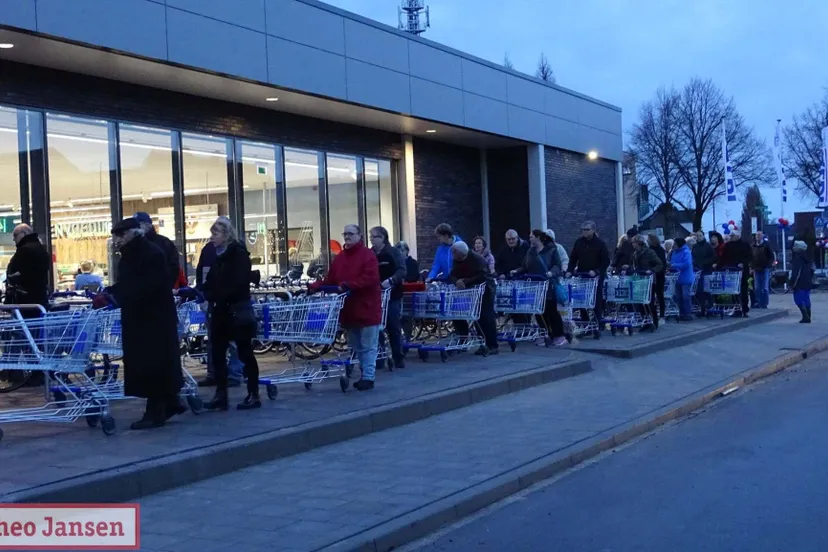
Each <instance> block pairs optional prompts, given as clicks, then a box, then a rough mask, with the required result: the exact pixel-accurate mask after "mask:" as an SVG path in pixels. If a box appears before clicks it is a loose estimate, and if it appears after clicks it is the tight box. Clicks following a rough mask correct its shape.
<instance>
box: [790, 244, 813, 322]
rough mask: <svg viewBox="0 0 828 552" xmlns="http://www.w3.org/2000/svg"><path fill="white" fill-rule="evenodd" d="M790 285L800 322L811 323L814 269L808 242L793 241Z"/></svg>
mask: <svg viewBox="0 0 828 552" xmlns="http://www.w3.org/2000/svg"><path fill="white" fill-rule="evenodd" d="M791 264H792V266H791V287H792V288H793V292H794V297H793V298H794V304H795V305H796V306H797V307H798V308H799V312H801V313H802V319H801V320H800V321H799V323H800V324H810V323H811V287H812V284H813V279H814V270H813V266H812V265H811V262H810V260H809V259H808V244H806V243H805V242H804V241H798V240H797V241H795V242H794V244H793V262H792V263H791Z"/></svg>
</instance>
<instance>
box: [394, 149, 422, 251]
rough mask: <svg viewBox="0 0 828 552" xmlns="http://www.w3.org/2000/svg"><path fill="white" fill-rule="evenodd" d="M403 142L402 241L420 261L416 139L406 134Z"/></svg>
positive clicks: (399, 181)
mask: <svg viewBox="0 0 828 552" xmlns="http://www.w3.org/2000/svg"><path fill="white" fill-rule="evenodd" d="M402 140H403V158H402V160H401V161H400V164H399V175H398V178H397V183H398V188H399V189H398V190H397V193H398V194H399V201H400V233H401V234H402V239H403V240H405V241H406V242H407V243H408V247H410V248H411V256H412V257H414V258H415V259H419V257H418V255H417V211H416V209H415V208H414V206H415V200H416V193H415V190H414V139H413V138H412V137H411V135H410V134H405V135H403V137H402Z"/></svg>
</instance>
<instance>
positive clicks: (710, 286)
mask: <svg viewBox="0 0 828 552" xmlns="http://www.w3.org/2000/svg"><path fill="white" fill-rule="evenodd" d="M703 285H704V288H703V289H704V291H705V292H707V293H709V294H710V295H712V296H713V299H714V303H713V306H712V307H710V308H709V309H708V310H707V313H708V315H717V314H718V315H719V317H720V318H724V317H725V315H734V314H736V313H741V312H742V303H741V300H740V297H739V295H740V293H741V291H742V271H741V270H739V269H735V270H721V271H716V272H713V273H712V274H708V275H706V276H705V277H704V284H703Z"/></svg>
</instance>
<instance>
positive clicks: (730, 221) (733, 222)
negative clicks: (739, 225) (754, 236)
mask: <svg viewBox="0 0 828 552" xmlns="http://www.w3.org/2000/svg"><path fill="white" fill-rule="evenodd" d="M727 223H728V224H736V222H735V221H732V220H729V221H727Z"/></svg>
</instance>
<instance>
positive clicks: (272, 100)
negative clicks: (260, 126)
mask: <svg viewBox="0 0 828 552" xmlns="http://www.w3.org/2000/svg"><path fill="white" fill-rule="evenodd" d="M265 101H266V102H278V101H279V98H277V97H275V96H273V97H270V98H265Z"/></svg>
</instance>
